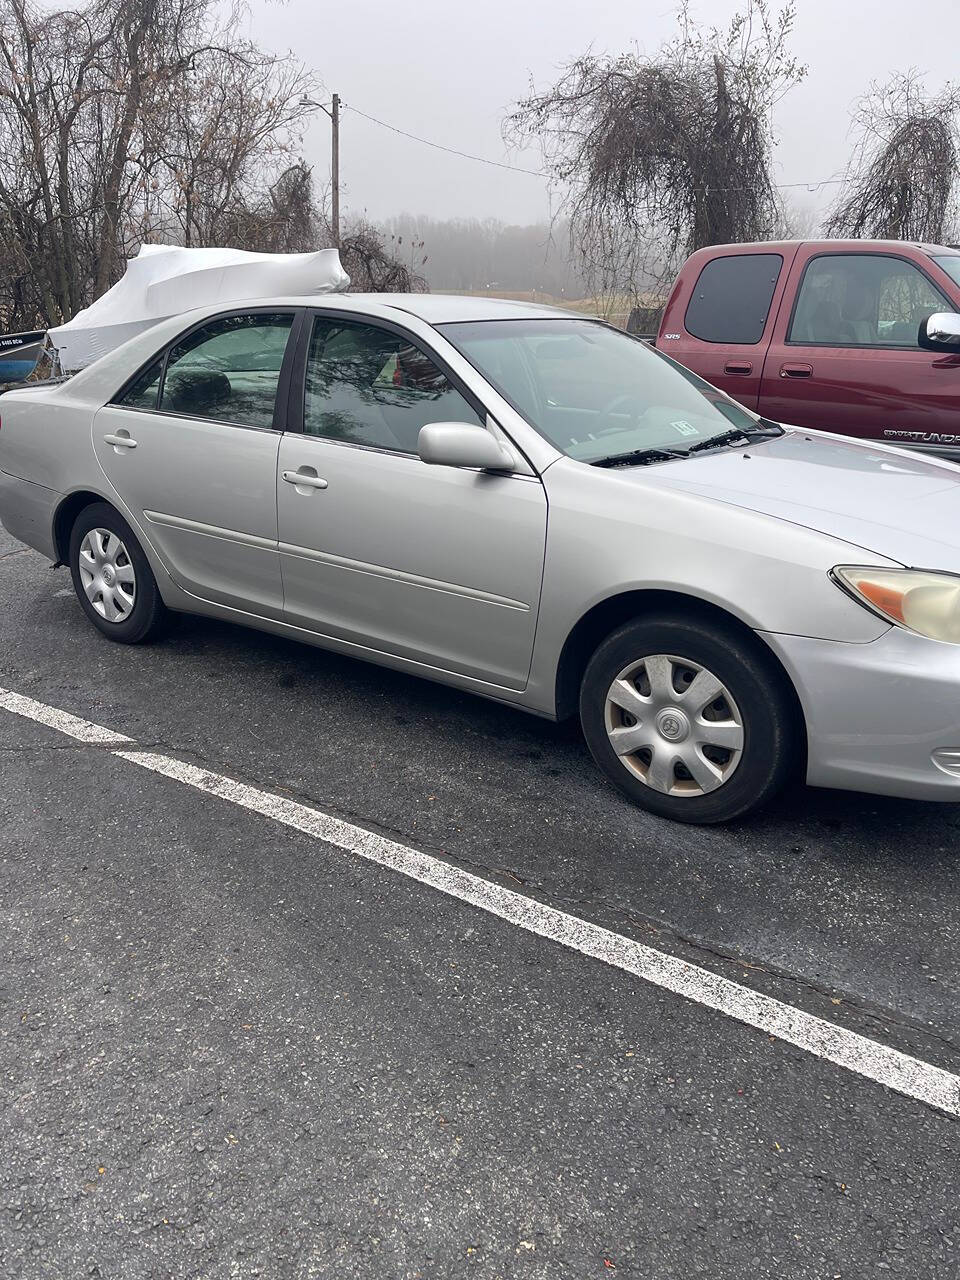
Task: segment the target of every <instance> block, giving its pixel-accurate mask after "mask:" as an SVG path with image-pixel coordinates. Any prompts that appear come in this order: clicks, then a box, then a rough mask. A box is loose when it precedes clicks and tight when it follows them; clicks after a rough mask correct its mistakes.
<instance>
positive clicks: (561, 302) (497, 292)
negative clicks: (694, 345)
mask: <svg viewBox="0 0 960 1280" xmlns="http://www.w3.org/2000/svg"><path fill="white" fill-rule="evenodd" d="M450 292H451V293H460V294H468V295H470V296H472V297H478V298H509V299H511V300H512V301H515V302H539V303H543V304H544V305H545V306H551V307H563V308H564V309H565V310H567V311H575V312H577V313H579V314H580V315H588V316H599V317H600V318H601V319H602V320H606V321H607V322H608V323H610V324H615V325H618V326H619V327H620V328H621V329H625V328H626V327H627V318H628V317H629V315H630V312H631V310H632V308H633V307H634V306H637V305H639V306H642V307H644V308H645V309H650V310H651V311H653V310H656V309H658V308H659V307H661V306H662V305H663V301H664V300H663V299H662V298H657V297H655V296H653V295H652V294H651V295H647V294H644V295H643V296H642V297H640V298H639V299H637V300H636V301H634V300H633V299H632V298H631V297H629V296H628V295H627V294H609V295H605V296H600V295H597V296H594V297H589V298H564V297H560V298H557V297H555V296H554V295H553V294H551V293H543V292H542V291H540V290H537V289H528V290H526V291H517V292H511V291H510V290H506V289H451V290H450ZM652 328H656V325H655V324H653V325H652Z"/></svg>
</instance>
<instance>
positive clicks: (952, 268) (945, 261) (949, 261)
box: [933, 253, 960, 284]
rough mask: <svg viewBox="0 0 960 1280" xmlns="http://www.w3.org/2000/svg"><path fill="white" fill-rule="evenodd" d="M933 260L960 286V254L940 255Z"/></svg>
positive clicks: (936, 255)
mask: <svg viewBox="0 0 960 1280" xmlns="http://www.w3.org/2000/svg"><path fill="white" fill-rule="evenodd" d="M933 260H934V262H935V263H937V265H938V266H939V267H942V268H943V270H944V271H945V272H946V273H947V275H948V276H949V277H950V279H951V280H952V281H953V282H954V284H960V253H938V254H935V255H934V258H933Z"/></svg>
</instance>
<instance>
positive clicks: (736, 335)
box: [657, 245, 796, 409]
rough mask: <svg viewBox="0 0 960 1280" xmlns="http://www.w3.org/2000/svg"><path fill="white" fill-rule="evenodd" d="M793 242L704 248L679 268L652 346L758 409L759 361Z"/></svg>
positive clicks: (784, 279)
mask: <svg viewBox="0 0 960 1280" xmlns="http://www.w3.org/2000/svg"><path fill="white" fill-rule="evenodd" d="M795 252H796V246H794V245H776V246H771V247H770V249H769V250H767V249H765V248H764V249H763V250H762V251H760V250H757V251H754V250H752V249H751V250H750V251H741V250H739V249H737V247H736V246H722V247H721V248H720V249H703V250H701V251H700V252H699V253H696V254H694V255H693V256H692V257H691V258H690V259H689V261H688V262H687V263H686V265H685V266H684V268H683V271H682V272H681V273H680V277H679V278H678V281H677V284H676V286H675V287H674V290H673V293H672V294H671V297H670V300H669V302H668V304H667V308H666V310H665V312H664V318H663V323H662V325H661V327H660V333H659V336H658V338H657V346H658V347H659V348H660V349H661V350H662V351H663V352H664V353H665V354H666V355H669V356H673V358H674V359H675V360H679V361H680V363H681V364H684V365H686V366H687V368H689V369H692V370H693V371H694V372H695V373H699V374H700V376H701V377H702V378H706V380H707V381H708V382H711V383H713V385H714V386H716V387H720V388H721V389H722V390H724V391H726V392H727V393H728V395H731V396H733V397H734V399H736V400H739V401H740V402H741V404H745V405H747V406H748V408H751V409H756V408H757V404H758V401H759V396H760V379H761V376H762V374H763V360H764V354H765V352H766V348H767V343H768V342H769V338H770V334H771V333H772V331H773V322H774V318H775V316H776V314H777V311H778V309H779V306H780V301H781V299H782V297H783V290H784V285H785V282H786V277H787V274H788V270H789V267H790V262H791V261H792V258H793V255H794V253H795Z"/></svg>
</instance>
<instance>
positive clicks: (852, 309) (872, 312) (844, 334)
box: [787, 253, 953, 348]
mask: <svg viewBox="0 0 960 1280" xmlns="http://www.w3.org/2000/svg"><path fill="white" fill-rule="evenodd" d="M952 309H953V308H952V307H951V306H950V304H949V303H948V302H947V301H946V299H945V298H944V297H943V295H942V294H941V293H940V292H939V290H937V289H936V288H934V286H933V285H932V284H931V283H930V281H929V280H928V279H927V277H926V276H925V275H924V274H923V272H922V271H920V270H919V268H917V267H915V266H914V265H913V263H911V262H907V261H906V260H905V259H904V258H894V257H890V256H889V255H885V254H879V253H856V254H854V253H846V254H843V253H836V254H826V255H824V256H822V257H819V258H814V259H812V260H811V262H810V263H809V264H808V266H807V269H806V271H805V272H804V275H803V282H802V284H801V286H800V293H799V295H798V297H797V305H796V309H795V311H794V314H793V319H792V320H791V322H790V332H789V334H788V336H787V341H788V342H796V343H807V344H809V345H814V346H816V345H818V344H819V345H821V346H830V347H914V348H915V347H917V345H918V343H917V333H918V331H919V328H920V322H921V321H922V320H924V319H926V317H927V316H929V315H930V314H931V313H932V312H934V311H944V310H952Z"/></svg>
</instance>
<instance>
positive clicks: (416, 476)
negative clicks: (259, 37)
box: [277, 314, 547, 689]
mask: <svg viewBox="0 0 960 1280" xmlns="http://www.w3.org/2000/svg"><path fill="white" fill-rule="evenodd" d="M303 343H304V346H303V350H302V357H301V361H300V365H301V368H302V369H303V376H302V378H298V379H297V380H296V381H295V382H294V385H293V387H292V388H291V422H290V425H291V426H292V427H294V428H296V429H295V430H293V431H289V432H288V433H287V434H285V435H284V437H283V439H282V441H281V444H280V457H279V466H278V474H277V508H278V518H279V539H280V564H281V569H282V573H283V584H284V598H285V609H286V618H287V620H288V621H289V622H292V623H294V624H296V625H297V626H302V627H308V628H310V629H312V630H314V631H319V632H322V633H323V634H326V635H329V636H331V637H334V638H338V639H341V640H344V641H347V642H350V643H352V644H356V645H358V646H362V647H363V648H366V649H372V650H376V651H379V652H381V653H388V654H391V655H396V656H398V657H402V658H407V659H410V660H413V661H416V662H418V663H422V664H426V665H428V666H432V667H439V668H442V669H444V670H447V671H453V672H456V673H459V674H462V675H466V676H470V677H473V678H475V679H479V680H483V681H485V682H487V683H491V684H495V685H499V686H502V687H505V688H510V689H520V688H523V686H524V685H525V683H526V680H527V676H528V672H529V668H530V660H531V654H532V651H533V640H534V632H535V629H536V620H537V609H538V606H539V599H540V585H541V579H542V576H543V559H544V547H545V539H546V524H547V501H546V496H545V494H544V491H543V486H542V485H541V483H540V480H539V478H538V477H537V476H535V475H533V474H529V475H521V474H516V475H506V474H492V473H488V472H483V471H477V470H469V469H460V468H455V467H442V466H428V465H427V464H426V463H424V462H422V461H421V460H420V458H419V456H418V455H417V438H418V435H419V431H420V428H421V427H422V426H425V425H427V424H428V423H432V422H467V423H473V424H479V425H481V426H484V425H486V423H485V414H484V412H483V409H482V406H480V405H479V404H477V403H476V401H474V400H473V399H472V398H471V397H470V395H469V393H468V392H466V390H465V389H464V388H462V387H459V386H458V385H456V382H455V379H454V378H453V376H452V375H451V374H450V373H449V372H448V371H445V370H444V369H443V368H441V366H440V363H439V362H438V359H437V357H436V355H435V354H434V353H428V352H427V351H426V350H424V348H423V347H422V346H421V345H419V343H418V342H416V341H414V340H413V339H412V338H411V337H410V336H409V335H408V334H406V333H405V332H404V331H403V330H402V329H399V328H396V327H394V326H390V325H387V324H385V323H383V322H380V321H376V322H374V321H368V320H365V319H363V318H361V317H352V318H347V317H344V316H342V315H339V314H338V315H324V314H317V315H315V316H314V318H313V320H312V322H311V324H310V326H309V331H307V330H306V328H305V333H304V338H303Z"/></svg>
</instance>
